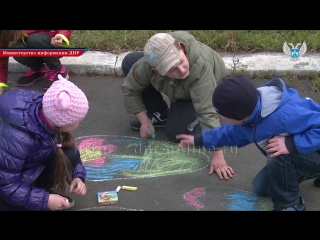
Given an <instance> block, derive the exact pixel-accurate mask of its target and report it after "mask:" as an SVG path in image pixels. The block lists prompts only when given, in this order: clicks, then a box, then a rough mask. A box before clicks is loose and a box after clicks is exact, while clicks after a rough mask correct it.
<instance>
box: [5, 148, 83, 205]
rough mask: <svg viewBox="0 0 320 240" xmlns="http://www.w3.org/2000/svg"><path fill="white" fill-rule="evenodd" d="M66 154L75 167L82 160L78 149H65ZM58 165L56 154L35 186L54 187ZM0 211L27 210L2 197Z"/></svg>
mask: <svg viewBox="0 0 320 240" xmlns="http://www.w3.org/2000/svg"><path fill="white" fill-rule="evenodd" d="M63 152H64V154H65V155H66V156H67V158H68V159H69V160H70V162H71V165H72V166H73V168H75V167H76V166H77V165H78V163H79V160H80V153H79V150H78V149H64V150H63ZM55 166H56V156H55V155H54V156H53V157H51V158H50V159H48V160H47V161H46V163H45V168H44V169H43V171H42V172H41V174H40V175H39V177H38V179H37V180H36V182H35V184H34V186H35V187H37V188H43V189H46V190H49V189H51V188H53V176H54V170H55ZM0 211H26V209H25V208H23V207H16V206H12V205H10V204H8V203H7V202H5V201H4V200H1V199H0Z"/></svg>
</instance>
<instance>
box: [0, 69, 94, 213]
mask: <svg viewBox="0 0 320 240" xmlns="http://www.w3.org/2000/svg"><path fill="white" fill-rule="evenodd" d="M58 77H59V80H58V81H55V82H53V84H52V86H51V87H50V88H49V89H48V90H47V91H46V92H45V93H44V94H41V93H39V92H36V91H33V90H29V89H21V88H20V89H14V90H10V91H7V92H4V93H3V94H2V95H1V96H0V103H1V104H0V209H1V210H28V211H46V210H52V211H55V210H63V209H67V208H70V207H72V206H73V205H74V201H73V199H72V198H71V197H69V196H66V192H68V193H71V194H78V195H81V196H83V195H85V194H86V185H85V179H86V169H85V168H84V166H83V164H82V161H81V158H80V153H79V151H78V150H77V149H76V147H75V139H74V137H73V135H72V132H73V131H74V130H75V129H76V128H77V127H78V125H79V123H80V122H81V121H82V120H83V119H84V117H85V116H86V114H87V112H88V109H89V104H88V100H87V97H86V96H85V94H84V93H83V92H82V90H81V89H79V88H78V87H77V86H76V85H74V84H73V83H72V82H70V81H68V80H67V79H64V78H62V76H61V75H59V76H58ZM68 185H70V188H69V191H66V190H67V186H68Z"/></svg>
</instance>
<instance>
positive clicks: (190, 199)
mask: <svg viewBox="0 0 320 240" xmlns="http://www.w3.org/2000/svg"><path fill="white" fill-rule="evenodd" d="M204 194H205V191H204V188H195V189H193V190H191V191H190V192H186V193H185V194H184V195H183V199H184V200H186V202H187V204H188V205H189V206H190V207H193V208H196V209H200V208H203V207H204V205H203V204H202V203H201V202H199V201H198V197H201V196H203V195H204Z"/></svg>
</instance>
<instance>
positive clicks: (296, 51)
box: [282, 42, 307, 61]
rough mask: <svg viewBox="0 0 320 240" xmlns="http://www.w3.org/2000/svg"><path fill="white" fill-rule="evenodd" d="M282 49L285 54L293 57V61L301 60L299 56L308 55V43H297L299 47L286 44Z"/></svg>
mask: <svg viewBox="0 0 320 240" xmlns="http://www.w3.org/2000/svg"><path fill="white" fill-rule="evenodd" d="M289 45H290V46H291V48H290V47H289ZM300 46H301V47H300ZM299 47H300V48H299ZM282 49H283V52H284V53H285V54H287V55H289V56H290V57H291V61H298V60H300V59H299V56H303V55H304V54H305V53H306V51H307V44H306V42H303V43H302V45H301V43H297V45H296V46H294V45H293V44H292V43H287V42H284V44H283V47H282Z"/></svg>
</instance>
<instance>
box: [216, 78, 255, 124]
mask: <svg viewBox="0 0 320 240" xmlns="http://www.w3.org/2000/svg"><path fill="white" fill-rule="evenodd" d="M257 101H258V91H257V89H256V87H255V86H254V85H253V83H252V82H251V81H250V80H249V79H248V78H246V77H245V76H242V75H235V76H230V77H227V78H225V79H223V80H222V82H221V83H220V84H218V86H217V87H216V89H215V90H214V92H213V96H212V103H213V106H214V108H215V109H216V111H217V112H218V113H219V114H220V115H222V116H224V117H227V118H231V119H234V120H242V119H244V118H245V117H247V116H250V115H251V113H252V112H253V109H254V108H255V106H256V104H257Z"/></svg>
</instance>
